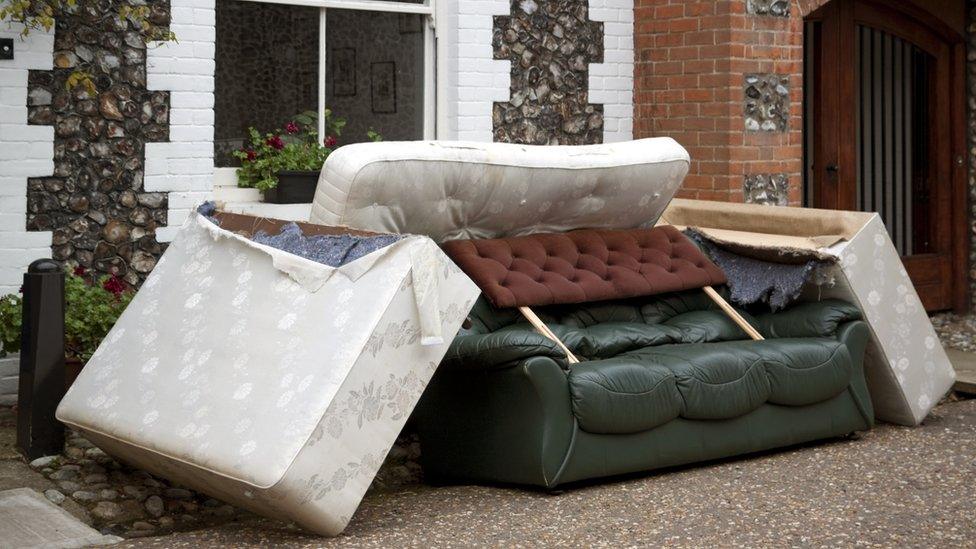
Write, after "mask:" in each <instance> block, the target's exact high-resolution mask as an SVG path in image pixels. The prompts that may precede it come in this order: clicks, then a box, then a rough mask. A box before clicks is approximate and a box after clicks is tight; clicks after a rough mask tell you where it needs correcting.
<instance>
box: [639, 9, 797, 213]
mask: <svg viewBox="0 0 976 549" xmlns="http://www.w3.org/2000/svg"><path fill="white" fill-rule="evenodd" d="M783 4H784V3H783V2H772V1H766V2H762V1H760V0H749V1H748V2H747V0H718V1H709V2H704V1H702V2H689V1H685V0H637V2H636V7H635V13H636V22H635V43H636V50H637V60H636V67H635V102H634V103H635V104H634V133H635V136H636V137H645V136H652V135H670V136H672V137H674V138H675V139H677V140H678V141H679V142H680V143H682V144H683V145H684V146H685V147H687V148H688V150H689V152H690V153H691V157H692V160H693V162H692V165H691V173H690V174H689V176H688V178H687V179H686V180H685V184H684V187H683V189H682V191H681V193H679V194H680V196H684V197H687V198H700V199H709V200H729V201H736V202H738V201H743V200H746V201H750V202H765V203H773V204H787V203H791V204H797V203H799V200H800V188H799V180H800V170H801V158H802V154H803V147H802V122H801V114H802V113H801V105H802V88H803V86H802V81H801V79H802V71H803V66H802V57H803V33H802V18H801V17H797V16H790V15H788V14H791V13H794V12H795V11H796V9H795V7H794V8H793V11H786V12H785V13H786V14H787V15H786V16H784V15H781V14H782V13H783V11H782V9H781V8H782V7H783ZM777 7H779V8H780V9H774V8H777ZM764 113H767V114H769V113H772V116H764Z"/></svg>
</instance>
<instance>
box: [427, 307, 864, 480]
mask: <svg viewBox="0 0 976 549" xmlns="http://www.w3.org/2000/svg"><path fill="white" fill-rule="evenodd" d="M536 312H538V313H539V316H540V317H541V318H542V319H543V320H544V321H546V323H547V324H549V326H550V328H552V330H553V331H554V332H555V333H556V335H557V336H559V337H560V338H561V339H563V341H565V342H566V343H567V345H568V346H569V347H570V349H571V350H572V351H573V352H574V353H575V354H576V355H577V356H579V357H581V358H583V361H582V362H580V363H578V364H572V365H570V364H568V363H567V361H566V359H565V355H564V353H563V352H562V351H561V350H560V349H559V348H558V347H557V346H556V344H555V343H554V342H553V341H551V340H549V339H547V338H545V337H543V336H541V335H539V334H538V333H536V332H534V331H533V330H532V328H531V327H530V325H529V324H527V323H526V322H525V321H524V320H523V319H522V317H521V316H520V315H519V314H518V312H517V311H516V310H515V309H496V308H493V307H492V306H491V305H490V304H489V303H488V302H487V301H486V300H485V299H484V297H482V298H481V299H480V300H479V302H478V304H477V305H476V306H475V308H474V310H473V311H472V312H471V314H470V316H469V320H470V325H471V326H470V328H468V329H465V330H462V332H461V333H460V334H459V335H458V336H457V337H456V339H455V340H454V342H453V344H452V345H451V348H450V350H449V352H448V354H447V356H446V358H445V359H444V361H443V362H442V364H441V366H440V368H439V370H438V371H437V373H436V375H435V377H434V379H433V381H432V382H431V384H430V385H429V386H428V388H427V391H426V392H425V393H424V396H423V398H422V399H421V403H420V405H419V407H418V409H417V412H416V414H415V418H416V424H417V426H418V430H419V433H420V437H421V452H422V464H423V467H424V471H425V475H427V477H428V478H429V479H430V480H432V481H435V482H471V481H473V482H491V483H517V484H528V485H535V486H541V487H545V488H548V489H552V488H555V487H557V486H560V485H563V484H566V483H571V482H574V481H580V480H584V479H592V478H598V477H606V476H611V475H619V474H624V473H633V472H638V471H648V470H652V469H658V468H662V467H669V466H675V465H681V464H687V463H693V462H699V461H705V460H712V459H716V458H723V457H728V456H734V455H739V454H746V453H749V452H757V451H761V450H767V449H771V448H777V447H783V446H789V445H794V444H798V443H802V442H807V441H812V440H817V439H825V438H830V437H837V436H842V435H846V434H849V433H852V432H854V431H859V430H866V429H870V428H871V427H872V424H873V410H872V407H871V401H870V398H869V396H868V391H867V387H866V385H865V382H864V373H863V370H862V361H863V357H864V349H865V345H866V344H867V341H868V327H867V325H866V324H865V323H864V322H862V321H860V313H859V311H858V309H857V308H856V307H854V306H852V305H850V304H848V303H844V302H840V301H836V300H826V301H822V302H816V303H803V304H798V305H795V306H793V307H791V308H789V309H787V310H784V311H781V312H777V313H766V314H756V315H755V316H753V315H749V314H747V313H743V314H744V315H745V316H746V318H747V319H748V320H749V321H750V322H751V323H752V324H753V326H755V327H757V328H758V329H759V331H760V332H761V333H762V334H763V336H764V337H766V338H767V339H766V340H764V341H751V340H746V336H745V334H744V333H743V332H742V331H741V329H740V328H738V327H737V326H736V325H735V324H734V323H733V322H732V321H731V320H729V319H728V318H727V317H726V316H725V315H724V314H723V313H722V312H721V311H720V310H719V309H718V308H717V307H716V306H715V305H714V304H712V302H711V301H710V300H709V299H708V298H707V297H706V296H705V294H704V293H703V292H702V291H701V290H693V291H687V292H680V293H673V294H664V295H658V296H652V297H643V298H630V299H625V300H618V301H611V302H602V303H584V304H578V305H554V306H550V307H545V308H542V307H540V308H538V309H537V310H536Z"/></svg>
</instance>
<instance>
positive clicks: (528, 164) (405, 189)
mask: <svg viewBox="0 0 976 549" xmlns="http://www.w3.org/2000/svg"><path fill="white" fill-rule="evenodd" d="M689 162H690V159H689V156H688V153H687V151H685V149H684V148H682V147H681V146H680V145H679V144H678V143H677V142H675V141H674V140H673V139H670V138H666V137H662V138H653V139H641V140H638V141H629V142H626V143H609V144H602V145H583V146H563V147H549V146H533V145H513V144H508V143H467V142H447V141H443V142H438V141H413V142H379V143H357V144H353V145H347V146H345V147H341V148H339V149H337V150H336V151H335V152H333V153H332V154H331V155H330V156H329V158H328V160H327V161H326V162H325V165H324V166H323V168H322V174H321V176H320V178H319V184H318V187H317V189H316V191H315V199H314V201H313V203H312V213H311V218H310V221H311V222H313V223H322V224H328V225H342V226H347V227H352V228H355V229H364V230H371V231H380V232H391V233H412V234H423V235H427V236H430V237H431V238H433V239H434V240H435V241H438V242H440V241H444V240H453V239H458V238H498V237H503V236H513V235H522V234H529V233H537V232H546V233H560V232H566V231H569V230H573V229H581V228H591V229H619V228H628V229H629V228H633V227H640V226H653V225H654V223H655V221H656V220H657V219H658V217H660V215H661V213H662V212H663V211H664V208H665V207H666V206H667V204H668V202H669V201H670V200H671V197H672V196H673V195H674V193H675V192H676V191H677V190H678V188H679V187H680V186H681V182H682V180H683V179H684V177H685V175H686V174H687V173H688V166H689Z"/></svg>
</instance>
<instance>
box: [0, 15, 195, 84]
mask: <svg viewBox="0 0 976 549" xmlns="http://www.w3.org/2000/svg"><path fill="white" fill-rule="evenodd" d="M82 9H85V10H88V11H94V12H96V13H97V12H104V13H103V14H102V15H105V16H110V17H113V18H115V20H116V21H117V23H118V24H119V25H120V26H123V25H124V26H127V27H129V28H131V29H132V30H134V31H135V32H137V33H138V34H139V36H141V37H142V39H143V40H144V41H145V42H146V43H149V42H157V41H158V42H168V41H173V40H176V35H175V34H173V32H172V31H170V30H169V29H168V28H166V27H165V26H161V25H159V24H157V23H154V22H153V20H152V19H153V18H152V10H151V8H150V7H149V6H147V5H145V4H143V3H132V4H129V3H125V2H104V1H99V0H0V22H3V21H11V22H14V23H20V24H21V25H23V27H24V28H23V30H21V32H20V35H21V38H27V37H28V36H29V35H30V33H31V32H39V31H44V32H50V31H51V29H53V28H54V25H55V22H56V21H57V19H58V17H60V16H62V15H68V14H74V13H77V12H78V11H79V10H82ZM65 85H66V86H67V87H68V88H69V89H70V88H74V87H76V86H83V87H84V88H85V89H87V90H88V91H89V92H90V93H92V94H94V93H95V84H94V83H93V82H92V77H91V74H90V73H89V72H88V71H86V70H85V69H84V68H78V69H76V70H75V71H74V72H72V74H71V75H70V76H69V77H68V79H67V81H66V83H65Z"/></svg>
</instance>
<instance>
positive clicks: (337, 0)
mask: <svg viewBox="0 0 976 549" xmlns="http://www.w3.org/2000/svg"><path fill="white" fill-rule="evenodd" d="M235 1H238V2H257V3H265V4H284V5H292V6H307V7H315V8H318V9H319V44H318V47H319V66H318V87H319V90H318V112H319V122H318V128H317V129H318V133H319V135H324V134H325V120H324V118H323V117H322V116H321V114H322V113H323V112H325V108H326V101H325V96H326V80H327V71H328V66H329V65H328V52H327V50H328V48H327V39H326V37H327V35H326V32H327V30H328V12H329V10H336V9H344V10H357V11H376V12H383V13H411V14H417V15H422V16H425V17H424V25H423V26H424V30H423V33H424V68H423V70H424V84H423V85H424V90H423V94H424V121H423V139H435V138H436V137H437V123H438V120H439V119H441V117H439V116H438V111H439V110H440V108H439V107H440V106H441V105H440V103H439V102H438V97H439V96H441V94H439V93H438V92H437V88H438V86H439V85H442V84H443V83H442V82H439V81H438V78H437V63H438V60H439V59H440V57H442V56H439V55H438V52H437V50H438V44H437V36H436V28H437V25H436V17H437V15H436V14H437V11H438V9H437V0H425V1H424V3H422V4H413V3H404V2H389V1H386V0H235ZM218 32H219V30H218Z"/></svg>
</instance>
